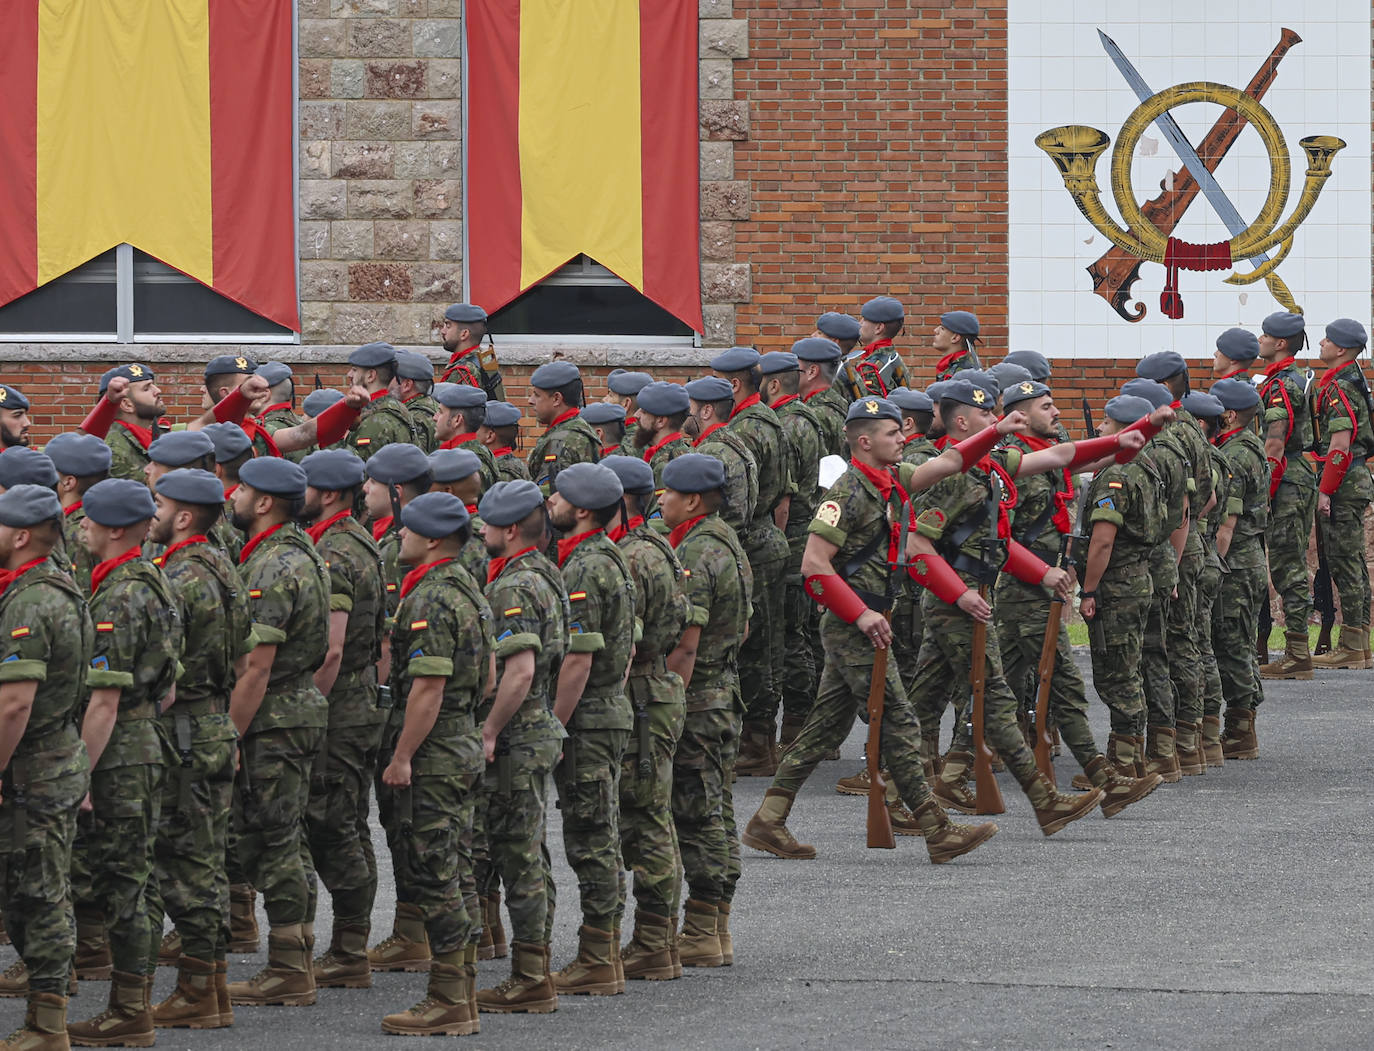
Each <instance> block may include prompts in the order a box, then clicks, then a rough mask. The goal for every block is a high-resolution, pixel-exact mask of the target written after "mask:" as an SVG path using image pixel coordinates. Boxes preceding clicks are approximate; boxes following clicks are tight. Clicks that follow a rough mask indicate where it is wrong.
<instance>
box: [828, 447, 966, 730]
mask: <svg viewBox="0 0 1374 1051" xmlns="http://www.w3.org/2000/svg"><path fill="white" fill-rule="evenodd" d="M939 455H940V450H939V449H938V448H936V446H935V443H934V442H932V441H931V440H930V439H929V438H926V437H924V436H921V437H916V436H912V437H911V438H908V439H907V441H906V444H905V446H903V448H902V463H909V464H911V465H912V466H916V467H919V466H920V465H921V464H923V463H925V462H926V461H927V460H932V459H934V458H935V457H936V456H939ZM924 593H925V589H924V588H923V587H921V586H920V585H919V584H917V583H916V582H915V581H914V580H912V579H911V578H910V577H909V576H904V577H903V578H902V579H901V581H899V583H898V587H897V596H896V598H895V599H894V601H893V603H892V638H893V648H894V649H897V650H900V651H901V652H903V653H906V654H907V655H908V656H907V659H906V660H905V661H904V662H903V664H902V685H903V686H905V687H906V693H907V696H908V697H910V696H911V686H912V683H913V682H914V681H915V672H916V656H917V654H919V653H920V652H921V638H922V635H923V633H924V621H923V619H922V617H921V596H922V595H923V594H924ZM807 605H808V606H809V607H810V608H811V619H812V624H813V627H812V628H811V635H810V638H812V639H815V638H816V632H817V631H819V630H820V607H819V606H817V605H816V604H815V603H814V602H812V601H811V600H810V599H807ZM816 648H819V644H817V647H816ZM932 729H933V730H936V732H937V736H938V729H937V728H936V727H932Z"/></svg>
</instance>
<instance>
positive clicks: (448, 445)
mask: <svg viewBox="0 0 1374 1051" xmlns="http://www.w3.org/2000/svg"><path fill="white" fill-rule="evenodd" d="M476 439H477V432H476V431H468V432H467V433H466V434H455V435H454V436H453V437H452V438H450V439H449V440H448V441H446V442H443V443H442V444H441V445H440V446H439V448H441V449H456V448H458V447H459V446H460V445H462V444H463V443H464V442H471V441H476Z"/></svg>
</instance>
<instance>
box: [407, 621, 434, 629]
mask: <svg viewBox="0 0 1374 1051" xmlns="http://www.w3.org/2000/svg"><path fill="white" fill-rule="evenodd" d="M427 627H429V621H427V620H412V621H411V622H410V630H411V631H424V630H425V628H427Z"/></svg>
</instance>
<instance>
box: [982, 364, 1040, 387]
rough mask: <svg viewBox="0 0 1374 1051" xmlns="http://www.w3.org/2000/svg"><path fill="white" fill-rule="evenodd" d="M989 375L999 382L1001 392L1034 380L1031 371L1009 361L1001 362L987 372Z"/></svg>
mask: <svg viewBox="0 0 1374 1051" xmlns="http://www.w3.org/2000/svg"><path fill="white" fill-rule="evenodd" d="M987 374H988V375H989V376H991V377H992V378H993V379H994V380H996V381H997V388H998V390H999V391H1004V390H1010V389H1011V388H1012V387H1014V386H1016V384H1018V383H1025V382H1026V381H1027V380H1029V379H1032V378H1033V377H1032V376H1031V374H1030V369H1027V368H1023V367H1022V366H1020V365H1017V364H1014V363H1012V362H1008V361H999V362H998V363H997V364H996V365H993V366H991V367H990V368H989V369H988V370H987Z"/></svg>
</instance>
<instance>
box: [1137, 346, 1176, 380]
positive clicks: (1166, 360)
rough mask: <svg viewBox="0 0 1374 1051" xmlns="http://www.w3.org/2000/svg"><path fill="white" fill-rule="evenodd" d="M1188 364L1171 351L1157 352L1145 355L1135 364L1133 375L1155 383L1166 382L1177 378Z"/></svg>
mask: <svg viewBox="0 0 1374 1051" xmlns="http://www.w3.org/2000/svg"><path fill="white" fill-rule="evenodd" d="M1187 369H1188V362H1186V361H1185V360H1183V355H1182V354H1179V353H1178V352H1176V351H1172V350H1159V351H1155V353H1153V354H1146V355H1145V356H1144V357H1143V358H1141V359H1140V361H1139V362H1137V363H1136V367H1135V374H1136V375H1137V376H1139V377H1140V378H1141V379H1147V380H1154V381H1155V382H1156V383H1159V382H1161V381H1162V380H1167V379H1168V378H1169V377H1170V376H1177V375H1178V374H1179V373H1180V372H1186V371H1187Z"/></svg>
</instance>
